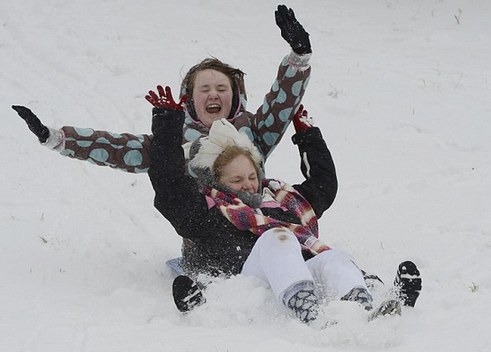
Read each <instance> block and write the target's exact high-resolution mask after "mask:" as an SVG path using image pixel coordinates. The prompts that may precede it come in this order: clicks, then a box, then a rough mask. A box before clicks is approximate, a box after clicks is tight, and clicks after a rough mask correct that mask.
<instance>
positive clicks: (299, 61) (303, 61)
mask: <svg viewBox="0 0 491 352" xmlns="http://www.w3.org/2000/svg"><path fill="white" fill-rule="evenodd" d="M311 56H312V54H311V53H310V54H303V55H300V54H297V53H296V52H294V51H293V50H292V51H291V52H290V55H288V64H289V65H290V66H293V67H294V68H296V69H297V70H299V71H305V70H307V69H308V68H309V67H310V64H309V61H310V57H311Z"/></svg>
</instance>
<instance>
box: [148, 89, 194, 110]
mask: <svg viewBox="0 0 491 352" xmlns="http://www.w3.org/2000/svg"><path fill="white" fill-rule="evenodd" d="M157 91H158V93H159V94H158V95H157V93H155V92H154V91H152V90H151V91H149V92H148V95H146V96H145V99H147V101H148V102H149V103H150V104H152V105H153V106H155V107H157V108H164V109H172V110H184V106H185V104H186V101H187V95H184V96H183V97H182V98H181V100H180V101H179V103H176V102H175V100H174V98H173V97H172V92H171V90H170V87H169V86H166V87H165V90H164V88H163V87H162V86H160V85H159V86H157Z"/></svg>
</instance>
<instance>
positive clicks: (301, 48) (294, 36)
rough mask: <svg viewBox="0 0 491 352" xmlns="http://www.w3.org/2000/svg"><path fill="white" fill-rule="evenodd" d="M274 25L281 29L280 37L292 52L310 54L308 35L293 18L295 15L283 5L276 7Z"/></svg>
mask: <svg viewBox="0 0 491 352" xmlns="http://www.w3.org/2000/svg"><path fill="white" fill-rule="evenodd" d="M274 15H275V17H276V24H277V25H278V27H280V29H281V36H282V37H283V39H285V40H286V41H287V42H288V44H290V46H291V47H292V50H293V51H294V52H296V53H297V54H299V55H303V54H310V53H311V52H312V48H311V47H310V40H309V33H307V32H306V31H305V29H304V28H303V27H302V25H301V24H300V23H299V22H298V21H297V19H296V18H295V13H294V12H293V10H292V9H288V8H287V7H286V6H285V5H278V10H276V11H275V13H274Z"/></svg>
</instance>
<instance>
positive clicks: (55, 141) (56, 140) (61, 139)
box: [41, 128, 65, 152]
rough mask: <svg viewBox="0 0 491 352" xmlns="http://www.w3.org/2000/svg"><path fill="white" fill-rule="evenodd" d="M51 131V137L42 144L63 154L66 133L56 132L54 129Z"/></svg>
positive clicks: (50, 129)
mask: <svg viewBox="0 0 491 352" xmlns="http://www.w3.org/2000/svg"><path fill="white" fill-rule="evenodd" d="M48 129H49V137H48V139H47V140H46V142H44V143H41V145H44V146H45V147H48V148H49V149H52V150H56V151H57V152H61V151H63V150H64V149H65V133H64V132H63V130H55V129H54V128H48Z"/></svg>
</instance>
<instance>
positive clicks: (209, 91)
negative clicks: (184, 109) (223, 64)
mask: <svg viewBox="0 0 491 352" xmlns="http://www.w3.org/2000/svg"><path fill="white" fill-rule="evenodd" d="M232 97H233V91H232V85H231V82H230V79H229V78H228V77H227V76H226V75H225V74H223V73H221V72H219V71H215V70H212V69H206V70H202V71H199V72H198V73H197V74H196V77H195V79H194V84H193V91H192V98H193V102H194V109H195V111H196V115H197V116H198V118H199V120H200V121H201V122H202V123H203V124H204V125H205V126H206V127H211V125H212V123H213V121H216V120H219V119H221V118H227V117H228V116H229V114H230V110H231V109H232Z"/></svg>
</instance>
